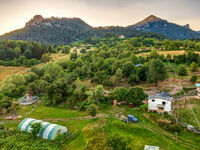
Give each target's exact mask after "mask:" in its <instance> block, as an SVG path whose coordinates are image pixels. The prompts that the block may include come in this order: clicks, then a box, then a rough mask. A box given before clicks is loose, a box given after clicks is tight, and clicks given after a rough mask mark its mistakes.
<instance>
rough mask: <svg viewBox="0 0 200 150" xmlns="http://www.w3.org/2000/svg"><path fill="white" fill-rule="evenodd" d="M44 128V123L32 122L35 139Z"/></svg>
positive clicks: (32, 132)
mask: <svg viewBox="0 0 200 150" xmlns="http://www.w3.org/2000/svg"><path fill="white" fill-rule="evenodd" d="M41 129H42V124H41V123H40V122H37V123H33V124H31V134H32V135H33V137H34V139H35V138H36V137H37V135H38V134H39V133H40V131H41Z"/></svg>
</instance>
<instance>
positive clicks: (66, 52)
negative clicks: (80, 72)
mask: <svg viewBox="0 0 200 150" xmlns="http://www.w3.org/2000/svg"><path fill="white" fill-rule="evenodd" d="M70 49H71V47H70V46H63V47H62V53H65V54H69V53H70Z"/></svg>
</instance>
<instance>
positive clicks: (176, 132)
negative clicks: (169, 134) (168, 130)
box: [175, 132, 178, 143]
mask: <svg viewBox="0 0 200 150" xmlns="http://www.w3.org/2000/svg"><path fill="white" fill-rule="evenodd" d="M175 135H176V143H178V136H177V132H175Z"/></svg>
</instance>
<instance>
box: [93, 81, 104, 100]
mask: <svg viewBox="0 0 200 150" xmlns="http://www.w3.org/2000/svg"><path fill="white" fill-rule="evenodd" d="M93 96H94V99H95V100H96V102H97V103H103V102H104V101H105V95H104V88H103V86H102V85H98V86H96V87H95V89H94V93H93Z"/></svg>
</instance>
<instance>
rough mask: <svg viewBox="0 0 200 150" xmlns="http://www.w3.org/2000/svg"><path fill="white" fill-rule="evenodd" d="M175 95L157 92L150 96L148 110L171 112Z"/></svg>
mask: <svg viewBox="0 0 200 150" xmlns="http://www.w3.org/2000/svg"><path fill="white" fill-rule="evenodd" d="M172 101H173V97H169V96H168V94H167V93H164V92H163V93H161V94H160V93H156V94H155V95H154V96H149V97H148V111H156V112H171V110H172Z"/></svg>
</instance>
